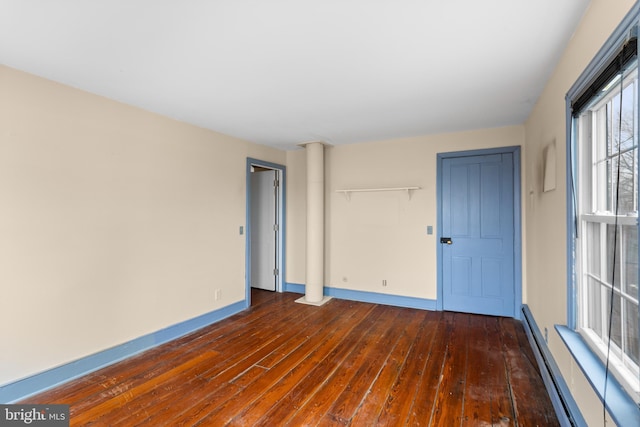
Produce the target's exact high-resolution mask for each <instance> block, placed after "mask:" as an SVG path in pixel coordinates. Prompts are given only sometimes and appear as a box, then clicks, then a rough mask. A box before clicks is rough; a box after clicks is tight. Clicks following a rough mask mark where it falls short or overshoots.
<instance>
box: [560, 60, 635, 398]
mask: <svg viewBox="0 0 640 427" xmlns="http://www.w3.org/2000/svg"><path fill="white" fill-rule="evenodd" d="M615 81H616V80H615V79H614V82H615ZM617 82H618V83H615V86H612V87H611V88H610V89H609V90H608V91H606V93H605V94H604V95H603V96H602V97H601V99H598V100H596V101H595V102H594V103H593V105H591V106H589V107H588V108H585V109H584V111H583V112H582V113H581V114H580V115H579V117H574V119H573V120H575V121H576V122H577V123H576V126H575V127H574V128H575V129H577V132H575V133H574V135H573V141H572V143H573V144H574V152H575V153H576V157H577V158H578V159H577V161H576V162H575V164H576V165H577V167H578V173H577V176H578V178H577V179H578V183H577V184H576V186H577V187H578V190H579V191H578V200H577V205H578V206H579V208H578V209H577V218H578V227H579V230H580V232H579V233H578V236H577V237H575V239H576V242H577V253H576V258H575V266H574V269H575V270H576V271H578V272H580V274H579V275H576V282H577V285H576V293H577V300H578V302H577V304H576V309H577V313H576V314H577V322H576V330H577V332H578V333H580V335H582V337H583V338H584V339H585V341H586V342H587V343H588V345H589V346H590V347H591V348H592V350H593V351H594V352H595V353H596V354H597V355H598V357H599V358H600V359H601V360H602V361H603V362H605V361H606V358H607V353H608V350H609V349H608V348H607V345H606V341H605V338H604V337H602V336H601V335H604V334H603V332H602V330H601V329H600V331H597V330H595V328H593V323H592V321H591V320H590V319H592V316H593V314H597V315H598V317H600V322H599V324H600V325H601V327H602V326H604V325H606V324H607V320H608V319H607V312H606V308H607V307H606V304H607V299H608V296H609V294H610V292H613V293H614V294H615V295H616V297H617V298H620V301H621V303H620V307H621V315H620V318H621V319H622V321H621V322H620V333H621V337H620V345H618V344H617V343H615V341H614V342H612V344H611V355H610V364H609V368H610V371H611V372H612V373H613V374H614V375H615V376H616V378H617V379H618V381H619V382H620V383H621V384H622V385H623V386H624V387H625V388H626V390H627V392H628V393H629V394H630V395H631V397H632V398H634V400H636V401H637V402H640V384H639V381H635V380H636V379H637V378H639V377H640V369H639V367H638V364H637V363H636V362H634V361H633V360H632V358H631V357H630V356H628V355H627V354H626V353H625V351H624V350H625V348H627V346H628V332H629V331H628V330H627V328H626V325H625V322H624V318H625V312H626V307H627V306H628V304H634V305H635V306H636V307H637V305H638V298H637V295H630V294H629V293H628V292H626V289H625V290H623V289H619V288H618V287H616V286H612V285H611V284H610V283H609V280H608V279H609V278H608V277H606V275H607V272H608V271H610V268H609V266H608V259H607V252H608V251H610V249H611V248H610V247H608V245H607V244H606V235H607V228H608V227H609V226H611V225H614V224H616V222H617V225H618V227H620V229H622V227H623V226H637V221H638V217H637V209H636V210H635V211H634V212H635V215H634V216H629V215H628V214H627V213H625V212H622V213H620V214H619V215H618V217H617V218H616V215H615V212H612V211H611V207H612V205H613V200H610V198H611V197H612V195H613V193H612V192H611V189H610V188H609V184H608V182H609V179H610V177H608V175H609V174H614V173H615V172H614V169H613V168H612V167H611V164H612V162H615V161H616V160H617V156H618V155H621V154H623V153H626V152H629V151H631V150H636V157H634V167H635V171H634V176H635V177H637V161H635V159H636V158H637V144H638V138H637V133H638V129H637V115H638V111H637V110H638V100H637V88H638V66H637V64H633V66H631V67H629V69H628V70H627V71H626V72H625V74H624V76H623V78H622V90H619V88H620V79H617ZM632 85H633V87H632V91H631V92H632V93H633V99H632V105H634V106H635V113H636V114H635V116H636V117H634V123H633V133H634V141H633V143H632V145H631V147H620V146H619V147H617V151H616V152H612V153H609V146H608V143H607V142H606V141H607V140H608V137H609V136H610V135H609V124H610V123H612V121H611V120H609V119H610V117H609V116H610V115H611V114H612V112H611V111H610V106H611V103H614V102H616V97H617V96H620V94H621V93H623V92H625V93H627V96H628V93H629V91H627V89H628V88H629V87H630V86H632ZM603 142H604V143H603ZM603 174H604V175H603ZM610 182H611V184H610V185H615V184H614V183H613V180H611V181H610ZM581 183H585V185H580V184H581ZM585 187H586V188H585ZM592 189H593V191H592ZM637 193H638V185H637V182H636V181H635V180H634V182H633V194H632V197H633V200H634V201H635V202H637V196H638V194H637ZM636 208H637V206H636ZM590 224H593V225H595V226H596V228H598V229H599V230H596V231H595V234H599V239H598V241H599V242H605V243H601V244H599V245H598V247H599V249H600V250H599V251H598V253H596V252H594V251H593V250H594V249H595V248H593V247H589V237H588V236H589V225H590ZM620 237H621V238H620V239H619V240H618V241H617V242H616V243H617V247H618V254H619V257H620V260H626V259H627V258H626V256H625V253H626V250H627V248H626V247H625V233H621V234H620ZM591 256H593V257H595V258H599V260H598V261H597V262H596V265H597V266H598V268H597V269H596V270H597V271H592V270H591V269H587V268H586V266H583V265H582V261H583V259H588V258H590V257H591ZM583 267H584V269H583ZM600 267H602V268H604V269H605V272H601V271H600ZM587 270H588V271H587ZM626 270H627V269H626V268H621V269H620V276H619V277H618V280H617V282H618V283H620V284H623V283H626V280H625V277H624V276H625V275H626ZM636 278H637V276H636ZM586 282H588V283H586ZM636 285H637V284H636ZM591 286H594V287H596V288H595V289H594V290H593V291H594V292H597V293H600V294H601V295H602V296H601V298H599V299H598V301H599V305H600V307H596V304H594V302H593V301H591V300H590V299H589V295H590V291H591V290H590V289H588V288H589V287H591ZM623 300H624V301H625V302H624V303H623V302H622V301H623ZM598 301H596V302H598ZM583 307H586V308H583ZM594 307H595V308H598V312H597V313H593V312H592V311H591V308H594Z"/></svg>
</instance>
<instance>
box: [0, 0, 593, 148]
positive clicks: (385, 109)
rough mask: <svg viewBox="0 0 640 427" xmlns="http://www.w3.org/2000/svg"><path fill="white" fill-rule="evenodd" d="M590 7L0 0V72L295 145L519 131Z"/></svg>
mask: <svg viewBox="0 0 640 427" xmlns="http://www.w3.org/2000/svg"><path fill="white" fill-rule="evenodd" d="M588 3H589V0H483V1H479V0H315V1H311V0H0V63H1V64H4V65H7V66H9V67H13V68H17V69H20V70H24V71H27V72H29V73H33V74H36V75H39V76H42V77H46V78H48V79H51V80H55V81H58V82H61V83H64V84H67V85H70V86H74V87H77V88H81V89H84V90H86V91H89V92H92V93H96V94H99V95H103V96H106V97H108V98H112V99H115V100H118V101H122V102H125V103H127V104H131V105H135V106H138V107H141V108H144V109H146V110H150V111H153V112H157V113H160V114H163V115H166V116H169V117H173V118H175V119H178V120H182V121H185V122H188V123H192V124H195V125H198V126H201V127H204V128H209V129H213V130H216V131H218V132H222V133H225V134H228V135H233V136H236V137H239V138H243V139H246V140H249V141H253V142H257V143H260V144H266V145H271V146H274V147H278V148H283V149H291V148H294V147H296V144H299V143H302V142H307V141H312V140H322V141H326V142H328V143H330V144H334V145H337V144H346V143H353V142H361V141H371V140H380V139H387V138H393V137H404V136H415V135H424V134H433V133H440V132H450V131H459V130H468V129H478V128H489V127H497V126H505V125H512V124H521V123H523V122H524V120H525V119H526V118H527V116H528V114H529V113H530V111H531V109H532V107H533V104H534V103H535V102H536V100H537V98H538V96H539V95H540V93H541V91H542V89H543V86H544V84H545V82H546V80H547V78H548V77H549V75H550V73H551V71H552V70H553V68H554V66H555V64H556V63H557V61H558V59H559V58H560V55H561V53H562V51H563V50H564V47H565V46H566V44H567V42H568V40H569V39H570V37H571V35H572V33H573V31H574V29H575V27H576V25H577V23H578V21H579V20H580V18H581V16H582V14H583V13H584V11H585V9H586V7H587V5H588Z"/></svg>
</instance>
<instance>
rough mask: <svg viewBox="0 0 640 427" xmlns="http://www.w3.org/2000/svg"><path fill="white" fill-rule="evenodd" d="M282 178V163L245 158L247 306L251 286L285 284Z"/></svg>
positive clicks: (279, 289) (279, 286)
mask: <svg viewBox="0 0 640 427" xmlns="http://www.w3.org/2000/svg"><path fill="white" fill-rule="evenodd" d="M284 181H285V167H284V166H282V165H278V164H274V163H270V162H265V161H262V160H258V159H247V222H246V227H247V232H246V245H247V246H246V253H247V256H246V288H247V289H246V301H247V306H250V305H251V288H256V289H263V290H268V291H274V292H282V290H283V288H284V286H283V280H284V279H283V275H284V218H285V215H284V197H285V186H284Z"/></svg>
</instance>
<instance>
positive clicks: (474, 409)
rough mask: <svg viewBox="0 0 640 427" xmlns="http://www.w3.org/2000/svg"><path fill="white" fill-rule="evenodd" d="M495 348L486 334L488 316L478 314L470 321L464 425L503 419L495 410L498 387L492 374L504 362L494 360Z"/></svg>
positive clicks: (484, 423)
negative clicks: (494, 412) (493, 410)
mask: <svg viewBox="0 0 640 427" xmlns="http://www.w3.org/2000/svg"><path fill="white" fill-rule="evenodd" d="M493 352H494V350H493V348H492V347H491V342H490V341H489V337H488V336H487V327H486V318H485V317H480V316H478V317H477V318H474V319H473V321H472V322H471V323H470V324H469V349H468V355H469V362H468V369H467V378H466V382H465V390H464V396H465V401H466V402H467V403H466V404H465V405H464V412H463V414H462V416H463V423H462V424H463V425H470V426H472V425H494V424H498V423H499V422H500V420H499V418H496V417H494V415H493V413H492V409H493V408H492V402H493V400H494V399H495V398H496V395H495V390H494V389H493V388H492V387H491V386H490V384H491V377H492V376H495V375H496V374H497V373H499V371H504V369H503V366H496V365H495V363H492V360H491V353H493Z"/></svg>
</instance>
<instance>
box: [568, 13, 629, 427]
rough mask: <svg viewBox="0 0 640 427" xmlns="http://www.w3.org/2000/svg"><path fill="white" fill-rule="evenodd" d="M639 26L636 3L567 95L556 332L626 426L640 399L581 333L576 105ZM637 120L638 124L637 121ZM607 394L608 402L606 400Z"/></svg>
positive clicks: (606, 404)
mask: <svg viewBox="0 0 640 427" xmlns="http://www.w3.org/2000/svg"><path fill="white" fill-rule="evenodd" d="M639 23H640V4H639V3H638V2H636V3H635V4H634V6H633V7H632V9H631V10H630V12H629V13H628V14H627V16H626V17H625V18H624V19H623V20H622V22H621V23H620V25H619V26H618V28H616V30H615V31H614V32H613V34H612V35H611V37H609V39H608V40H607V42H606V43H605V44H604V46H603V47H602V48H601V49H600V51H599V52H598V54H597V55H596V56H595V57H594V59H593V60H592V61H591V62H590V63H589V65H588V66H587V67H586V69H585V70H584V71H583V73H582V74H581V75H580V77H579V78H578V79H577V80H576V82H575V83H574V85H573V86H572V87H571V89H570V90H569V91H568V92H567V96H566V99H565V100H566V116H565V117H566V122H565V123H566V144H567V145H566V147H567V156H566V171H567V193H566V198H567V199H566V206H567V222H566V224H567V326H563V325H556V330H557V331H558V333H559V334H560V336H561V338H562V339H563V341H564V342H565V344H566V345H567V347H568V348H569V350H570V352H571V354H572V355H573V356H574V358H575V360H576V362H577V363H578V366H579V367H580V368H581V369H582V371H583V373H584V374H585V376H586V377H587V379H588V380H589V382H590V383H591V385H592V386H593V388H594V391H595V392H596V394H597V395H598V396H599V397H600V399H601V400H602V401H603V403H604V404H605V406H606V408H607V410H608V412H609V414H610V415H611V416H612V418H613V419H614V420H615V421H616V422H618V423H622V424H624V422H625V421H628V420H632V419H633V420H638V419H639V418H638V417H639V415H638V414H639V410H638V404H637V403H636V399H637V397H638V396H637V395H634V396H633V397H632V394H635V393H631V394H630V393H629V392H628V391H626V390H624V389H623V388H622V386H621V384H620V383H619V382H618V381H617V380H616V379H615V378H612V377H613V376H612V375H609V376H607V375H606V373H605V365H604V363H602V359H601V358H600V357H599V356H598V355H597V353H598V351H597V350H596V349H595V348H594V347H592V346H591V345H589V344H587V340H589V337H588V336H587V335H588V334H584V335H581V334H580V333H579V332H578V329H579V327H580V321H579V319H578V316H579V315H580V313H579V310H578V302H579V300H578V299H579V298H581V294H580V292H579V291H580V290H579V287H578V286H579V285H578V281H577V274H578V272H579V271H581V270H578V269H577V268H576V263H577V260H578V258H579V256H578V252H577V249H578V248H577V247H576V234H577V232H578V230H579V227H581V220H580V218H579V217H578V215H579V212H578V210H577V206H576V204H577V198H578V197H579V196H578V191H579V188H578V189H576V187H575V185H576V179H577V177H578V175H577V173H578V170H577V167H578V163H577V160H578V158H577V148H578V147H577V145H576V144H575V141H574V135H576V133H577V132H578V127H577V126H578V122H579V121H578V120H574V117H573V111H572V102H574V101H576V100H577V99H578V97H580V96H582V95H583V94H584V93H585V91H586V89H587V88H588V87H589V86H590V85H591V84H592V83H593V82H594V81H595V80H596V78H597V77H599V76H600V75H601V74H602V71H603V70H604V69H605V67H607V66H608V65H609V64H610V63H611V62H612V60H613V59H614V58H615V57H616V55H617V54H618V52H619V51H620V49H621V47H622V46H623V45H624V43H625V41H626V40H627V39H628V36H629V34H630V33H631V31H632V29H634V27H635V28H638V27H639V26H640V25H639ZM636 67H637V65H636ZM635 102H636V105H635V108H636V114H640V112H639V111H638V110H640V108H638V97H636V100H635ZM636 120H638V119H637V117H636ZM635 132H636V133H637V132H638V130H637V129H636V130H635ZM637 168H638V166H637V164H636V173H637ZM637 191H638V189H636V192H637ZM636 197H638V194H636ZM612 218H614V217H612ZM633 220H634V221H635V222H636V227H638V225H637V221H636V218H633ZM619 225H621V224H619ZM639 297H640V291H639ZM639 323H640V322H639ZM605 381H606V385H605ZM605 390H606V391H605ZM605 394H606V400H605V399H604V397H605ZM638 400H640V399H638ZM634 422H635V421H634Z"/></svg>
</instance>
